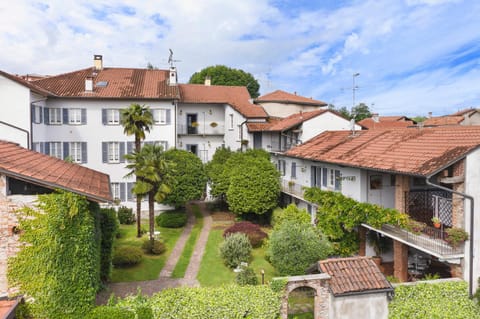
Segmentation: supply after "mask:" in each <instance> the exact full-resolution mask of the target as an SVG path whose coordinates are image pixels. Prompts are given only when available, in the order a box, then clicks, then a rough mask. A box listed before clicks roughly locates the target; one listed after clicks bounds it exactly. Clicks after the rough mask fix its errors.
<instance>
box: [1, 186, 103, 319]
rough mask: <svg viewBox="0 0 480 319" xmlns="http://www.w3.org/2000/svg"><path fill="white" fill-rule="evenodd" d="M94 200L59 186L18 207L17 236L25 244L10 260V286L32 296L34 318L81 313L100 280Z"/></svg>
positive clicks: (57, 318)
mask: <svg viewBox="0 0 480 319" xmlns="http://www.w3.org/2000/svg"><path fill="white" fill-rule="evenodd" d="M98 210H99V207H98V204H96V203H95V204H94V203H89V202H88V201H87V200H86V199H85V198H84V197H83V196H79V195H75V194H73V193H69V192H58V193H52V194H47V195H39V196H38V204H37V206H36V207H35V208H29V207H25V208H23V210H22V212H21V214H20V215H19V217H20V228H21V229H22V230H23V232H22V233H21V235H20V241H21V242H23V243H25V246H24V247H23V248H22V250H20V252H19V253H18V254H17V255H16V256H15V257H13V258H11V259H10V260H9V267H8V279H9V283H10V284H11V285H12V286H16V287H19V288H20V292H21V293H23V294H26V295H28V296H29V297H32V298H33V301H32V303H30V304H29V308H30V310H32V312H33V315H34V318H50V319H60V318H62V319H63V318H72V319H73V318H82V317H83V315H84V314H85V313H88V312H89V311H90V309H91V308H92V307H93V305H94V303H95V296H96V293H97V291H98V289H99V286H100V236H99V235H100V230H99V229H98V228H97V227H99V226H97V223H96V218H98V214H99V212H98Z"/></svg>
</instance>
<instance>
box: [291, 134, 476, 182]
mask: <svg viewBox="0 0 480 319" xmlns="http://www.w3.org/2000/svg"><path fill="white" fill-rule="evenodd" d="M479 146H480V126H443V127H428V128H396V129H376V130H364V131H356V132H355V135H354V136H352V132H351V131H329V132H324V133H322V134H320V135H317V136H316V137H314V138H312V139H310V140H308V141H307V142H305V143H304V144H302V145H299V146H297V147H294V148H292V149H290V150H289V151H287V152H286V153H285V155H287V156H292V157H298V158H304V159H310V160H314V161H321V162H327V163H335V164H339V165H346V166H352V167H360V168H367V169H375V170H380V171H390V172H398V173H404V174H411V175H417V176H426V175H429V174H432V173H435V172H436V171H437V170H440V169H443V168H445V167H446V166H448V165H450V164H451V163H452V162H454V161H457V160H459V159H461V158H463V157H464V156H466V155H467V154H468V153H469V152H470V151H472V150H474V149H475V148H477V147H479Z"/></svg>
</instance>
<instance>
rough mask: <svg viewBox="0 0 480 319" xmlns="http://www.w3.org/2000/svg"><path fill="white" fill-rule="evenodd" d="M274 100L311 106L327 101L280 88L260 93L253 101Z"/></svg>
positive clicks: (321, 104)
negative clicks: (263, 93)
mask: <svg viewBox="0 0 480 319" xmlns="http://www.w3.org/2000/svg"><path fill="white" fill-rule="evenodd" d="M267 102H276V103H282V104H304V105H312V106H327V103H325V102H322V101H318V100H314V99H312V98H308V97H304V96H300V95H297V94H291V93H288V92H285V91H282V90H276V91H274V92H271V93H268V94H265V95H262V96H260V97H258V98H256V99H255V103H260V104H261V103H267Z"/></svg>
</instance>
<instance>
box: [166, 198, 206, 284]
mask: <svg viewBox="0 0 480 319" xmlns="http://www.w3.org/2000/svg"><path fill="white" fill-rule="evenodd" d="M192 209H193V213H194V214H195V218H196V222H195V225H194V226H193V228H192V232H191V233H190V237H189V238H188V240H187V242H186V243H185V247H184V248H183V251H182V255H181V256H180V259H179V260H178V262H177V264H176V265H175V269H174V270H173V272H172V278H183V277H184V276H185V271H186V270H187V267H188V264H189V262H190V258H191V257H192V254H193V249H194V248H195V244H196V243H197V239H198V237H199V236H200V232H201V230H202V227H203V216H202V213H201V212H200V208H199V207H198V205H192Z"/></svg>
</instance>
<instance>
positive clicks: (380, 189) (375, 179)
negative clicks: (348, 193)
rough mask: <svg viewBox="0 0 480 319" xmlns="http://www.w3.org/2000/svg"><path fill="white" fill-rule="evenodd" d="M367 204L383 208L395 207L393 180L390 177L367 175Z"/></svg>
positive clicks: (378, 174) (370, 173)
mask: <svg viewBox="0 0 480 319" xmlns="http://www.w3.org/2000/svg"><path fill="white" fill-rule="evenodd" d="M367 188H368V193H367V194H368V202H369V203H371V204H377V205H380V206H383V207H385V208H394V207H395V179H394V178H393V177H392V175H389V174H382V173H378V172H369V173H368V185H367Z"/></svg>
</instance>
